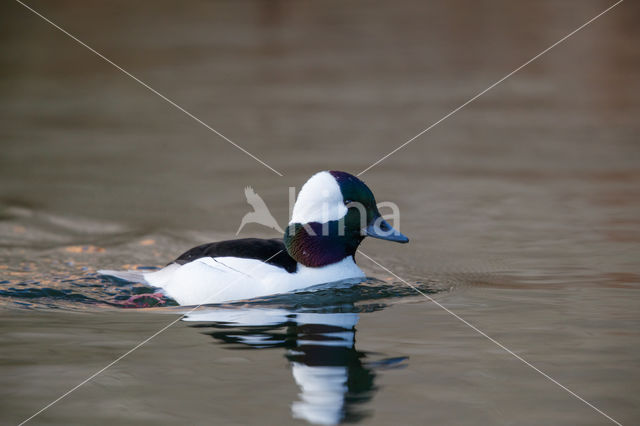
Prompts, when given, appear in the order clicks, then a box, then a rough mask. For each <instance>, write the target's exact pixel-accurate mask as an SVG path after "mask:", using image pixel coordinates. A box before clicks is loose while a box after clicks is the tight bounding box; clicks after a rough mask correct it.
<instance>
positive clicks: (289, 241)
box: [98, 170, 409, 305]
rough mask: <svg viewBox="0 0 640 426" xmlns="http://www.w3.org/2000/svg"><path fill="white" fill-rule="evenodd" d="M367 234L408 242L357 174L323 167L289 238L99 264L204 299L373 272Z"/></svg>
mask: <svg viewBox="0 0 640 426" xmlns="http://www.w3.org/2000/svg"><path fill="white" fill-rule="evenodd" d="M365 237H372V238H378V239H382V240H387V241H392V242H397V243H407V242H409V239H408V238H407V237H406V236H405V235H403V234H402V233H400V231H398V230H396V229H394V228H393V227H392V226H391V225H390V224H389V223H388V222H387V221H386V220H385V219H384V218H383V217H382V215H381V214H380V212H379V210H378V207H377V205H376V200H375V197H374V195H373V192H372V191H371V189H369V187H368V186H367V185H366V184H365V183H364V182H363V181H362V180H360V179H359V178H358V177H356V176H354V175H352V174H349V173H347V172H342V171H335V170H329V171H321V172H318V173H316V174H314V175H313V176H311V177H310V178H309V179H308V180H307V182H306V183H305V184H304V185H303V186H302V188H301V189H300V192H299V193H298V196H297V198H296V201H295V204H294V206H293V209H292V212H291V220H290V221H289V225H288V226H287V227H286V229H285V230H284V235H283V238H270V239H263V238H239V239H235V240H226V241H218V242H213V243H208V244H202V245H199V246H196V247H193V248H192V249H190V250H187V251H186V252H184V253H183V254H181V255H180V256H178V257H177V258H176V259H175V260H174V261H172V262H171V263H169V264H168V265H167V266H165V267H163V268H162V269H159V270H156V271H148V272H140V271H113V270H100V271H98V273H99V274H101V275H104V276H110V277H115V278H117V279H121V280H124V281H131V282H140V283H144V284H147V285H149V286H152V287H155V288H158V289H160V292H161V293H162V294H164V295H166V296H168V297H170V298H171V299H173V300H175V301H176V302H178V304H180V305H204V304H216V303H226V302H233V301H238V300H246V299H254V298H258V297H265V296H271V295H275V294H282V293H290V292H295V291H299V290H303V289H308V288H310V287H315V286H319V285H329V284H347V285H352V284H358V283H361V282H362V281H364V280H365V279H366V276H365V274H364V272H363V271H362V270H361V269H360V268H359V267H358V266H357V265H356V261H355V254H356V250H357V249H358V246H359V245H360V243H361V242H362V241H363V240H364V238H365Z"/></svg>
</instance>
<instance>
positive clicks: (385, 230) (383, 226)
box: [363, 217, 409, 243]
mask: <svg viewBox="0 0 640 426" xmlns="http://www.w3.org/2000/svg"><path fill="white" fill-rule="evenodd" d="M363 231H364V234H365V235H368V236H369V237H373V238H379V239H381V240H387V241H394V242H396V243H408V242H409V238H407V237H406V236H404V235H403V234H401V233H400V231H398V230H396V229H394V228H393V226H391V225H389V222H387V221H386V220H384V219H383V218H381V217H379V218H377V219H376V220H374V221H373V222H372V223H371V224H369V226H367V227H366V228H364V229H363Z"/></svg>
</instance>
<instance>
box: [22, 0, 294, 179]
mask: <svg viewBox="0 0 640 426" xmlns="http://www.w3.org/2000/svg"><path fill="white" fill-rule="evenodd" d="M16 2H18V3H19V4H21V5H22V6H24V7H25V8H26V9H28V10H30V11H31V12H33V13H34V14H35V15H37V16H39V17H40V18H42V19H43V20H45V21H46V22H48V23H49V24H51V25H52V26H53V27H55V28H56V29H58V30H60V31H61V32H62V33H64V34H65V35H67V36H68V37H70V38H71V39H73V40H74V41H76V42H77V43H79V44H80V45H82V46H84V47H86V48H87V49H89V50H90V51H91V52H92V53H94V54H96V55H97V56H98V57H100V58H102V59H103V60H105V61H106V62H108V63H109V64H111V65H113V66H114V67H115V68H116V69H118V70H119V71H121V72H122V73H124V74H125V75H127V76H128V77H131V78H132V79H133V80H135V81H136V82H137V83H139V84H140V85H142V86H143V87H144V88H146V89H148V90H149V91H151V92H152V93H154V94H156V95H158V96H159V97H160V98H162V99H163V100H165V101H166V102H168V103H169V104H170V105H171V106H173V107H175V108H176V109H178V110H180V111H182V112H183V113H185V114H186V115H187V116H189V117H191V118H192V119H194V120H195V121H196V122H198V123H199V124H201V125H203V126H204V127H206V128H207V129H209V130H210V131H212V132H213V133H215V134H216V135H218V136H220V137H221V138H222V139H224V140H225V141H227V142H229V143H230V144H231V145H233V146H235V147H236V148H238V149H239V150H240V151H242V152H244V153H245V154H247V155H248V156H249V157H251V158H253V159H254V160H256V161H257V162H258V163H260V164H262V165H263V166H265V167H267V168H268V169H270V170H271V171H272V172H274V173H275V174H277V175H278V176H283V174H282V173H280V172H279V171H277V170H276V169H274V168H273V167H271V166H270V165H268V164H267V163H265V162H264V161H262V160H261V159H259V158H258V157H256V156H255V155H253V154H252V153H250V152H249V151H247V150H246V149H244V148H243V147H241V146H240V145H238V144H237V143H235V142H234V141H232V140H231V139H229V138H228V137H226V136H225V135H223V134H222V133H220V132H219V131H217V130H216V129H214V128H213V127H211V126H210V125H208V124H207V123H205V122H204V121H202V120H201V119H199V118H198V117H196V116H195V115H193V114H192V113H190V112H189V111H187V110H186V109H184V108H183V107H181V106H180V105H178V104H177V103H175V102H174V101H172V100H171V99H169V98H168V97H166V96H165V95H163V94H162V93H160V92H158V91H157V90H156V89H154V88H153V87H151V86H149V85H148V84H147V83H145V82H144V81H142V80H140V79H139V78H138V77H136V76H135V75H133V74H131V73H130V72H129V71H127V70H125V69H124V68H122V67H121V66H120V65H118V64H116V63H115V62H113V61H112V60H111V59H109V58H107V57H106V56H104V55H103V54H102V53H100V52H98V51H97V50H95V49H94V48H93V47H91V46H89V45H88V44H86V43H85V42H83V41H82V40H80V39H79V38H78V37H76V36H74V35H73V34H71V33H70V32H69V31H67V30H65V29H64V28H62V27H60V26H59V25H58V24H56V23H55V22H53V21H52V20H50V19H49V18H47V17H46V16H44V15H42V14H41V13H39V12H38V11H36V10H35V9H33V8H32V7H31V6H29V5H27V4H25V3H23V2H22V1H20V0H16Z"/></svg>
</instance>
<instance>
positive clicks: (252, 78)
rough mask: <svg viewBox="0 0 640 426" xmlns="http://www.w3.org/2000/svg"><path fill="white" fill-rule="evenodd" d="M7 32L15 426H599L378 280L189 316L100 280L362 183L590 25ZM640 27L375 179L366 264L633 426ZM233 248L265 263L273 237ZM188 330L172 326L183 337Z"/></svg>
mask: <svg viewBox="0 0 640 426" xmlns="http://www.w3.org/2000/svg"><path fill="white" fill-rule="evenodd" d="M29 4H32V5H33V7H35V8H37V9H38V10H40V11H41V12H42V13H43V14H44V15H46V16H48V17H50V18H51V19H53V20H54V21H55V22H57V23H58V24H60V25H61V26H63V27H64V28H66V29H67V30H69V31H70V32H72V33H73V34H75V35H77V36H78V37H79V38H80V39H82V40H84V41H85V42H87V43H88V44H90V45H91V46H93V47H95V48H96V49H97V50H99V51H100V52H102V53H104V54H105V55H106V56H108V57H110V58H111V59H113V60H114V61H115V62H116V63H118V64H120V65H121V66H123V67H124V68H126V69H127V70H129V71H130V72H132V73H133V74H135V75H136V76H138V77H140V78H141V79H143V80H144V81H145V82H147V83H148V84H150V85H151V86H153V87H154V88H155V89H157V90H159V91H160V92H161V93H163V94H165V95H166V96H168V97H169V98H171V99H173V100H174V101H176V102H177V103H179V104H180V105H182V106H183V107H184V108H186V109H187V110H189V111H191V112H192V113H194V114H196V115H197V116H198V117H199V118H201V119H202V120H204V121H205V122H207V123H208V124H210V125H212V126H213V127H215V128H216V129H217V130H219V131H221V132H222V133H224V134H225V135H227V136H228V137H230V138H231V139H232V140H234V141H235V142H237V143H238V144H240V145H241V146H242V147H244V148H246V149H247V150H249V151H250V152H252V153H254V154H255V155H257V156H258V157H260V158H261V159H262V160H264V161H266V162H267V163H269V164H270V165H271V166H273V167H274V168H276V169H277V170H279V171H281V172H282V173H283V174H284V176H283V177H280V176H277V175H276V174H274V173H272V172H271V171H270V170H269V169H267V168H265V167H263V166H261V165H260V164H258V163H256V162H255V161H254V160H253V159H251V158H250V157H248V156H246V155H245V154H243V153H242V152H240V151H239V150H237V149H236V148H234V147H233V146H231V145H230V144H228V143H227V142H225V141H224V140H221V139H220V138H219V137H217V136H216V135H214V134H212V133H211V132H209V131H208V130H207V129H205V128H203V127H202V126H200V125H198V123H196V122H194V121H193V120H191V119H190V118H188V117H186V116H185V115H184V114H183V113H181V112H180V111H177V110H176V109H175V108H172V107H171V106H170V105H168V104H167V103H166V102H165V101H163V100H162V99H160V98H158V97H157V96H154V95H153V94H152V93H150V92H149V91H147V90H146V89H144V88H143V87H141V86H139V85H138V84H137V83H136V82H134V81H132V80H131V79H130V78H128V77H126V76H125V75H123V74H122V73H121V72H119V71H117V70H115V69H114V68H112V67H110V66H109V65H108V64H106V63H104V62H103V61H101V60H100V59H99V58H97V57H95V55H92V54H91V53H90V52H88V51H87V50H86V49H84V48H82V47H81V46H79V45H77V44H76V43H74V42H73V41H72V40H70V39H69V38H67V37H66V36H64V35H63V34H61V33H59V32H56V31H55V30H54V29H53V28H52V27H51V26H50V25H48V24H47V23H46V22H43V21H42V20H41V19H40V18H38V17H37V16H35V15H33V14H31V13H30V12H29V11H27V10H26V9H24V8H23V7H22V6H20V5H19V4H17V3H15V4H13V3H11V2H4V3H2V5H1V6H0V8H1V10H0V19H1V20H2V25H0V37H2V44H1V45H0V49H1V50H2V53H3V54H2V55H0V62H1V63H2V67H0V75H2V78H0V93H2V96H1V97H0V121H1V123H2V124H1V125H0V317H1V318H0V344H1V345H2V351H0V381H1V384H2V386H0V422H1V423H3V424H4V423H6V424H17V423H19V422H21V421H22V420H24V419H26V418H28V417H29V416H31V415H32V414H34V413H35V412H37V411H38V410H39V409H41V408H42V407H44V406H46V405H47V404H48V403H50V402H52V401H53V400H55V399H56V398H58V397H59V396H60V395H62V394H63V393H64V392H66V391H68V390H70V389H71V388H73V387H74V386H76V385H77V384H79V383H81V382H83V381H84V380H85V379H87V378H88V377H89V376H91V375H92V374H94V373H95V372H97V371H99V370H100V369H102V368H103V367H105V366H106V365H108V364H109V363H111V362H112V361H114V360H115V359H117V358H118V357H119V356H121V355H122V354H125V353H126V352H127V351H129V350H130V349H131V348H133V347H134V346H135V345H137V344H139V343H140V342H142V341H144V340H145V339H147V338H148V337H150V336H153V335H154V334H155V333H156V332H158V331H159V330H162V329H164V328H165V327H166V326H167V325H169V324H171V326H170V327H168V328H166V329H164V331H163V332H162V333H160V334H158V335H156V336H155V337H154V338H153V339H151V340H150V341H149V342H147V343H146V344H144V345H143V346H141V347H140V348H139V349H137V350H135V351H134V352H132V353H130V354H129V355H128V356H127V357H126V358H124V359H122V360H120V361H119V362H117V363H116V364H114V365H113V366H111V367H110V368H108V369H107V370H106V371H104V372H102V373H101V374H100V375H98V376H97V377H95V378H93V379H92V380H91V381H89V382H88V383H86V384H84V385H83V386H81V387H80V388H78V389H77V390H76V391H74V392H73V393H71V394H69V395H68V396H66V397H65V398H64V399H62V400H60V401H59V402H57V403H56V404H55V405H53V406H51V407H50V408H48V409H47V410H46V411H44V412H42V413H41V414H39V416H38V417H36V418H34V419H33V421H32V423H34V424H37V423H38V422H40V423H43V424H45V423H46V424H64V425H67V424H114V423H117V424H149V423H154V424H177V423H178V424H291V423H293V424H309V423H312V424H331V423H337V422H357V423H362V424H399V423H401V424H460V425H464V424H468V425H476V424H531V425H539V424H563V425H575V424H594V425H595V424H606V423H607V419H606V418H605V417H604V416H602V415H601V414H599V413H598V412H596V411H595V410H593V409H592V408H590V407H589V406H587V405H586V404H584V403H583V402H581V401H579V400H577V399H576V398H574V397H573V396H571V395H570V394H569V393H567V392H566V391H565V390H563V389H561V388H560V387H558V386H557V385H555V384H554V383H552V382H550V381H549V380H548V379H546V378H544V377H542V376H541V375H540V374H538V373H537V372H536V371H534V370H532V369H531V368H529V367H528V366H526V365H525V364H523V363H522V362H520V361H518V360H517V359H515V358H514V357H513V356H512V355H510V354H508V353H507V352H505V351H504V350H502V349H501V348H499V347H498V346H496V345H495V344H494V343H492V342H490V341H489V340H487V339H486V338H485V337H483V336H481V335H480V334H478V333H477V332H476V331H474V330H472V329H471V328H469V327H468V326H467V325H465V324H463V323H462V322H460V321H459V320H458V319H457V318H455V317H454V316H452V315H451V314H450V313H447V312H445V311H444V310H443V309H441V308H439V307H438V306H436V305H435V304H433V303H431V302H429V301H428V300H427V299H426V298H425V297H423V296H421V295H419V294H416V292H415V291H414V290H412V289H410V288H409V287H408V286H407V285H406V284H404V283H402V282H401V281H399V280H397V279H395V278H394V277H391V276H390V275H389V274H388V273H386V272H385V271H384V270H382V269H380V268H378V267H376V266H375V265H374V264H373V263H371V262H369V261H368V260H367V259H366V258H364V257H362V256H358V257H357V261H358V264H359V265H360V266H361V267H362V268H363V269H364V270H365V272H366V273H367V276H369V277H370V279H369V280H368V281H367V282H365V283H363V284H361V285H359V286H355V287H353V286H352V287H346V288H332V289H314V291H303V292H299V293H296V294H285V295H277V296H273V297H266V298H261V299H258V300H250V301H240V302H237V303H230V304H224V305H219V306H206V307H203V308H201V309H198V310H196V311H193V312H189V311H188V309H185V307H179V306H176V305H175V304H174V303H173V302H172V301H171V300H168V299H166V298H159V297H157V296H155V295H153V289H150V288H147V287H145V286H143V285H140V284H130V283H123V282H119V281H117V280H109V279H106V278H104V277H100V276H98V275H97V273H96V271H97V270H99V269H107V268H108V269H129V268H131V269H136V268H157V267H161V266H162V265H165V264H166V263H167V262H168V261H170V260H171V259H174V258H175V257H176V256H177V255H178V254H180V253H182V252H183V251H184V250H186V249H188V248H190V247H193V246H195V245H197V244H200V243H204V242H209V241H216V240H221V239H229V238H235V231H236V230H237V229H238V226H239V224H240V220H241V218H242V216H243V215H244V214H245V213H247V212H248V211H250V207H249V206H248V205H246V204H245V198H244V193H243V191H244V188H245V187H246V186H252V187H253V188H254V189H255V191H256V192H257V193H259V194H260V195H261V196H262V197H263V198H264V200H265V202H266V203H267V204H268V206H269V207H270V208H271V211H272V212H273V214H274V216H275V218H276V219H277V220H278V222H279V223H280V224H281V225H282V224H285V223H286V221H287V215H288V196H289V190H288V187H290V186H296V187H300V185H301V184H302V183H304V181H305V180H306V179H307V178H308V177H309V176H310V175H311V174H313V173H314V172H316V171H318V170H322V169H338V170H345V171H349V172H353V173H357V172H359V171H360V170H363V169H364V168H366V167H367V166H369V165H370V164H371V163H373V162H374V161H376V160H378V159H379V158H380V157H382V156H383V155H385V154H386V153H388V152H389V151H391V150H392V149H393V148H395V147H396V146H398V145H400V144H401V143H403V142H404V141H406V140H407V139H409V138H410V137H412V136H414V135H415V134H417V133H418V132H419V131H421V130H422V129H424V128H425V127H427V126H428V125H430V124H431V123H433V122H435V121H436V120H438V119H439V118H441V117H442V116H444V115H445V114H447V113H448V112H449V111H451V110H452V109H454V108H455V107H457V106H458V105H460V104H462V103H463V102H465V101H466V100H467V99H469V98H470V97H471V96H473V95H474V94H476V93H478V92H480V91H481V90H483V89H484V88H486V87H488V86H489V85H490V84H491V83H493V82H494V81H496V80H497V79H499V78H500V77H502V76H504V75H505V74H507V73H508V72H510V71H511V70H513V69H514V68H515V67H517V66H518V65H520V64H522V63H523V62H524V61H526V60H528V59H529V58H531V57H532V56H533V55H535V54H537V53H538V52H540V51H541V50H543V49H544V48H545V47H547V46H549V45H550V44H552V43H553V42H555V41H557V40H558V39H559V38H560V37H562V36H564V35H565V34H567V33H568V32H569V31H571V30H573V29H574V28H576V27H578V26H579V25H581V24H582V23H584V22H585V21H586V20H588V19H589V18H591V17H592V16H595V15H596V14H597V13H599V12H600V11H602V10H603V9H604V8H605V7H606V5H605V4H603V3H601V2H599V1H569V2H562V4H559V3H558V2H552V1H541V2H532V3H530V4H524V3H518V4H514V3H513V2H507V1H501V0H500V1H490V2H488V3H487V2H475V3H472V2H464V1H457V0H456V1H453V2H439V3H433V2H430V3H424V2H413V1H402V2H399V3H398V2H394V3H393V4H392V3H388V4H384V3H379V4H372V3H367V4H362V3H359V2H349V3H347V4H345V3H301V2H289V1H274V2H267V1H244V2H202V3H198V4H189V6H188V7H187V6H185V5H184V4H183V3H180V2H172V1H162V2H154V3H153V7H150V6H149V5H148V4H145V3H136V4H131V2H110V3H109V4H103V5H100V6H97V5H92V6H88V5H85V4H84V3H80V2H75V1H68V2H63V3H56V4H53V3H52V4H47V3H45V2H36V1H34V2H29ZM638 12H639V9H638V6H637V5H636V4H635V3H633V2H624V3H622V4H621V5H620V6H618V7H617V8H616V9H614V10H612V11H611V12H610V13H608V14H607V15H605V16H603V17H602V18H601V19H599V20H598V21H596V22H594V23H593V24H591V25H590V26H589V27H587V28H585V29H584V30H583V31H581V32H580V33H578V34H576V35H575V36H573V37H572V38H570V39H569V40H567V42H566V43H564V44H562V45H560V46H558V47H556V48H555V49H554V50H552V51H550V52H549V53H547V54H546V55H544V56H543V57H541V58H540V59H539V60H538V61H536V62H535V63H532V64H531V65H529V66H528V67H526V68H525V69H523V70H521V71H520V72H519V73H517V74H516V75H514V76H512V77H511V78H509V79H508V80H507V81H505V82H504V83H502V84H501V85H499V86H497V87H495V88H494V89H493V90H492V91H490V92H488V93H486V94H485V95H483V96H482V97H481V98H480V99H478V100H477V101H475V102H474V103H472V104H470V105H468V106H467V107H466V108H464V109H463V110H461V111H459V112H458V113H456V114H455V115H453V116H451V117H450V118H448V119H447V120H445V121H444V122H442V123H441V124H439V125H438V126H436V127H435V128H433V129H432V130H431V131H429V132H428V133H426V134H425V135H423V136H422V137H421V138H419V139H417V140H416V141H414V142H412V143H411V144H410V145H408V146H407V147H406V148H404V149H402V150H400V151H398V152H397V153H396V154H394V155H393V156H391V157H389V158H388V159H387V160H385V161H384V162H382V163H381V164H380V165H378V166H376V167H375V168H373V169H371V170H369V171H368V172H367V173H365V174H364V175H363V176H362V178H363V179H364V180H365V181H366V182H367V184H368V185H369V186H370V187H371V188H372V189H373V191H374V193H375V194H376V197H377V199H378V201H394V202H396V203H397V204H398V205H399V207H400V209H401V230H402V232H403V233H404V234H406V235H408V236H409V237H410V238H411V242H410V243H409V244H408V245H396V244H391V243H386V242H382V241H365V242H364V244H363V246H362V247H361V248H362V251H363V252H364V253H366V254H367V255H369V256H371V257H373V258H374V259H376V260H377V261H378V262H380V263H381V264H382V265H384V266H385V267H386V268H389V269H390V270H391V271H393V272H394V273H395V274H397V275H398V276H400V277H402V278H403V279H404V280H406V281H408V282H409V283H411V284H412V285H414V286H416V287H417V288H418V289H420V290H421V291H423V292H425V294H427V295H429V297H433V298H434V299H435V300H436V301H438V302H439V303H442V304H443V305H444V306H445V307H447V308H448V309H450V310H451V311H452V312H454V313H455V314H457V315H460V316H461V317H462V318H464V319H465V320H467V321H469V322H470V323H471V324H473V325H474V326H476V327H478V328H479V329H480V330H482V331H483V332H486V333H487V334H488V335H489V336H491V337H492V338H494V339H497V340H498V341H499V342H500V343H502V344H504V345H505V346H506V347H508V348H509V349H510V350H512V351H513V352H514V353H516V354H518V355H519V356H522V357H523V358H525V359H526V360H527V361H529V362H531V363H532V364H533V365H535V366H536V367H537V368H540V369H541V370H542V371H544V372H545V373H547V374H549V375H550V376H551V377H553V378H554V379H555V380H557V381H558V382H559V383H562V384H563V385H565V386H567V387H568V388H570V389H572V390H574V391H575V392H577V393H578V394H579V395H580V396H581V397H584V398H585V399H586V400H588V401H589V402H590V403H592V404H593V405H594V406H596V407H598V408H599V409H601V410H602V411H604V412H605V413H607V414H608V415H610V416H611V417H613V418H614V419H616V420H617V421H619V422H621V423H622V424H625V425H626V424H636V423H638V420H639V419H640V408H639V407H640V398H639V397H638V395H640V385H639V383H640V357H639V356H638V353H639V352H638V348H639V347H640V332H639V331H638V330H640V310H639V309H638V300H639V299H638V290H639V288H640V263H639V259H640V219H639V218H640V147H639V145H638V134H640V126H639V124H638V123H639V122H638V120H637V117H638V116H639V113H640V103H639V101H638V100H639V99H640V86H639V80H638V78H637V75H638V72H639V71H640V62H639V61H638V58H637V52H636V51H637V49H636V48H635V46H636V45H637V38H638V35H639V34H638V26H637V22H636V21H637V19H636V17H637V15H638ZM240 236H242V237H246V236H259V237H274V236H277V235H276V234H275V233H272V232H270V231H269V230H268V229H266V228H262V227H260V226H259V225H255V224H250V225H247V226H246V227H245V228H243V230H242V233H241V234H240ZM182 314H186V316H185V317H184V318H181V319H180V320H179V321H177V322H176V323H175V324H172V323H173V322H174V321H175V320H176V319H178V318H180V315H182Z"/></svg>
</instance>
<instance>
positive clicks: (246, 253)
mask: <svg viewBox="0 0 640 426" xmlns="http://www.w3.org/2000/svg"><path fill="white" fill-rule="evenodd" d="M278 252H279V253H278ZM276 253H278V254H277V255H275V254H276ZM274 255H275V256H274ZM223 256H232V257H243V258H247V259H257V260H261V261H263V262H265V261H266V263H269V264H271V265H274V266H278V267H280V268H284V269H286V270H287V272H289V273H293V272H295V271H296V268H297V262H296V261H295V260H294V259H293V258H292V257H291V256H289V253H287V250H286V248H285V246H284V243H283V242H282V239H280V238H272V239H268V240H267V239H262V238H241V239H238V240H227V241H219V242H217V243H208V244H202V245H200V246H197V247H194V248H192V249H190V250H187V251H186V252H184V253H183V254H181V255H180V256H179V257H178V258H177V259H176V260H174V261H173V263H177V264H179V265H184V264H185V263H189V262H192V261H194V260H196V259H199V258H201V257H223ZM269 258H271V259H269ZM267 259H268V260H267Z"/></svg>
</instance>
